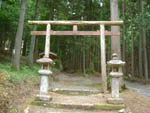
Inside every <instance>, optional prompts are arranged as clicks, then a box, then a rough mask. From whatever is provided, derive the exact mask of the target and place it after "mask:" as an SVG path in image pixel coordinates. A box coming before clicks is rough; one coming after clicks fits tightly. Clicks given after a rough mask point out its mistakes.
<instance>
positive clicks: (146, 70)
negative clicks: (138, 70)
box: [141, 0, 148, 80]
mask: <svg viewBox="0 0 150 113" xmlns="http://www.w3.org/2000/svg"><path fill="white" fill-rule="evenodd" d="M141 13H142V26H141V27H142V39H143V52H144V74H145V80H148V60H147V49H146V33H145V17H144V1H143V0H141Z"/></svg>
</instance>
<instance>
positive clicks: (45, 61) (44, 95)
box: [37, 57, 54, 101]
mask: <svg viewBox="0 0 150 113" xmlns="http://www.w3.org/2000/svg"><path fill="white" fill-rule="evenodd" d="M37 62H38V63H40V64H42V68H41V69H40V70H39V71H38V73H39V74H40V75H41V84H40V95H37V98H38V99H39V100H42V101H50V100H51V96H49V95H48V89H49V75H52V71H51V70H50V66H51V65H53V64H54V63H53V61H52V60H51V59H50V58H47V57H44V58H41V59H39V60H37Z"/></svg>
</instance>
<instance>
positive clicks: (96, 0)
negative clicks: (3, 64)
mask: <svg viewBox="0 0 150 113" xmlns="http://www.w3.org/2000/svg"><path fill="white" fill-rule="evenodd" d="M110 1H111V0H0V55H1V56H2V55H4V56H5V58H6V56H7V57H10V59H11V62H12V63H13V64H15V63H16V61H14V60H13V59H16V58H14V57H16V56H14V48H16V49H15V50H17V51H19V52H20V53H17V54H18V56H17V57H19V55H20V54H21V59H23V61H24V62H26V63H27V64H29V65H30V66H31V65H33V64H34V63H35V61H36V59H38V58H39V54H40V53H42V52H43V51H44V47H45V38H43V36H36V37H35V36H31V35H30V32H31V31H32V30H46V27H45V26H36V25H35V26H32V25H29V24H28V20H87V21H101V20H103V21H104V20H111V6H110ZM118 6H119V7H118V11H119V15H120V20H123V21H124V25H123V26H121V29H120V30H121V36H120V45H119V46H121V59H122V60H124V61H126V67H125V68H124V69H123V71H124V73H125V75H126V76H130V77H132V78H140V79H146V80H147V79H148V78H149V77H150V74H149V73H150V70H148V68H149V67H150V38H149V37H150V32H149V31H150V26H149V25H150V21H149V20H150V1H149V0H118ZM22 20H24V21H22ZM21 26H22V27H21ZM21 28H23V29H21ZM52 29H53V30H72V27H71V26H70V27H69V26H52ZM79 30H99V27H97V26H92V27H89V26H84V27H79ZM106 30H111V28H109V27H108V28H106ZM17 34H18V35H17ZM20 37H21V38H20ZM18 38H19V39H20V42H21V44H20V45H19V46H20V47H21V50H19V48H17V47H15V39H18ZM18 44H19V43H18ZM111 47H112V46H111V37H110V36H108V37H106V56H107V61H108V60H110V59H111V54H112V52H111ZM50 48H51V51H52V52H54V53H56V54H57V55H58V57H59V59H58V60H57V61H56V63H57V64H56V67H57V68H59V69H61V70H64V71H73V72H84V73H90V72H101V70H100V69H101V68H100V67H101V65H100V64H101V63H100V62H101V61H100V56H101V55H100V39H99V37H96V36H95V37H94V36H52V38H51V47H50ZM3 58H4V57H3ZM19 60H20V59H19ZM19 63H21V62H19ZM19 68H20V66H18V67H17V69H19Z"/></svg>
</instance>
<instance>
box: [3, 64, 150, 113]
mask: <svg viewBox="0 0 150 113" xmlns="http://www.w3.org/2000/svg"><path fill="white" fill-rule="evenodd" d="M0 67H1V69H0V92H1V93H0V113H63V112H64V113H71V112H72V113H73V112H75V113H98V112H99V111H93V112H91V111H86V110H75V109H73V110H70V109H54V108H47V107H46V108H45V107H40V106H33V105H30V104H31V102H33V101H34V98H35V95H36V94H39V85H40V79H39V76H36V77H35V75H34V74H37V73H34V72H33V69H28V68H27V67H26V68H22V71H21V72H12V71H11V70H10V68H9V66H7V65H0ZM4 67H5V69H4ZM6 67H7V68H6ZM34 70H35V71H37V69H36V68H34ZM26 71H27V72H26ZM22 73H27V74H28V75H32V76H27V79H26V76H25V74H22ZM18 75H19V76H23V77H25V79H22V80H16V79H14V78H13V77H14V76H18ZM33 75H34V76H33ZM54 78H55V80H54V81H55V82H54V81H52V82H51V84H50V90H52V89H55V91H56V92H55V93H56V94H57V95H64V98H68V97H66V96H65V95H66V92H65V91H66V90H67V91H68V90H74V93H73V94H72V92H70V93H69V95H70V96H72V95H74V94H75V93H76V94H75V96H79V95H82V96H84V97H85V99H87V98H86V95H90V93H89V92H92V93H93V92H94V93H95V95H97V93H98V91H99V90H100V87H101V84H100V83H99V81H100V77H99V76H89V77H83V75H82V74H80V73H74V74H68V73H56V74H55V75H54ZM70 79H71V80H70ZM66 81H67V82H66ZM128 86H129V85H128ZM139 88H143V87H139ZM58 89H61V90H62V91H57V90H58ZM80 91H84V92H87V93H88V94H87V93H86V94H85V93H82V92H80ZM67 94H68V92H67ZM121 97H123V98H124V100H125V105H126V107H127V108H129V109H131V111H132V113H150V104H149V102H150V98H149V97H144V96H142V95H140V94H138V93H137V92H136V91H133V90H129V89H127V90H124V91H123V92H122V93H121ZM93 98H94V97H93ZM81 100H82V99H81ZM62 101H64V100H62ZM95 101H98V100H95ZM31 106H32V107H31ZM26 111H28V112H26ZM101 112H102V113H117V112H118V111H116V112H113V111H105V112H104V111H101Z"/></svg>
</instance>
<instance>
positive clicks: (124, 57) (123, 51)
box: [122, 0, 127, 75]
mask: <svg viewBox="0 0 150 113" xmlns="http://www.w3.org/2000/svg"><path fill="white" fill-rule="evenodd" d="M122 3H123V20H124V25H123V31H122V32H123V33H122V35H123V50H122V59H123V61H126V16H125V10H126V0H123V2H122ZM123 72H124V73H125V75H126V74H127V73H126V66H125V67H124V68H123Z"/></svg>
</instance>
